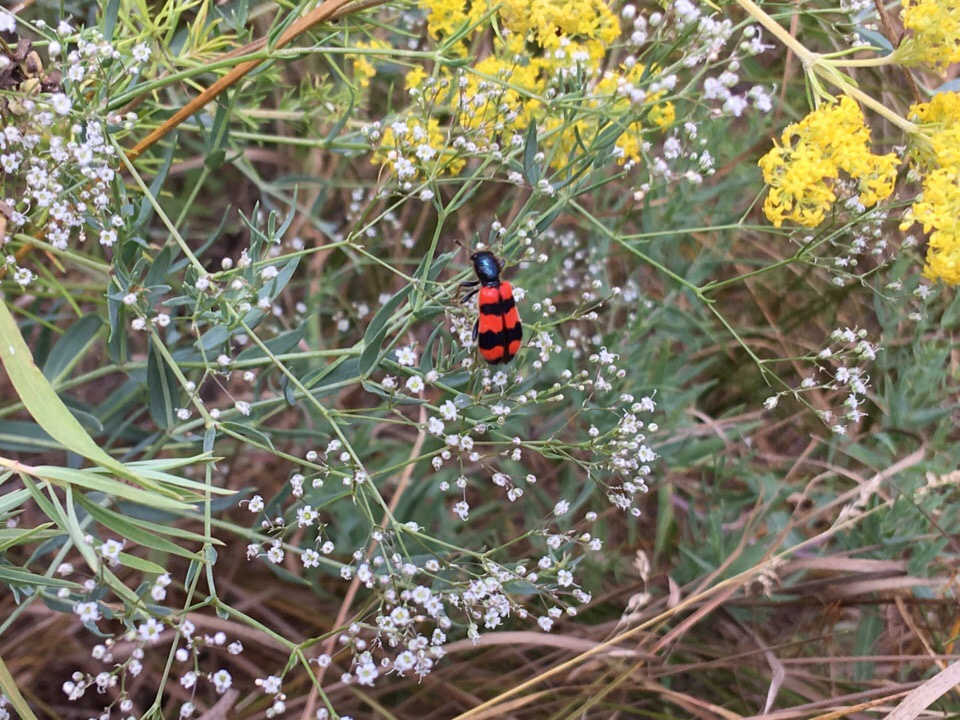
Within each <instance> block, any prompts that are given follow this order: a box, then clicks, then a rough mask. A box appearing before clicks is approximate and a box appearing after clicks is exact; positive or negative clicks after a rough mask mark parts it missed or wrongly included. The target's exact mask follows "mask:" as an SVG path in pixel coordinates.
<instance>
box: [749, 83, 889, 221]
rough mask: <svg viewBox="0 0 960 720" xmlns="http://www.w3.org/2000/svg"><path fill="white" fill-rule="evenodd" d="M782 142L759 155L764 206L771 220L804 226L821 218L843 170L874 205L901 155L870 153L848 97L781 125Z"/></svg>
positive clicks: (862, 198) (885, 190)
mask: <svg viewBox="0 0 960 720" xmlns="http://www.w3.org/2000/svg"><path fill="white" fill-rule="evenodd" d="M780 141H781V144H780V146H776V147H774V148H773V149H772V150H770V152H768V153H767V154H766V155H764V156H763V157H762V158H760V162H759V165H760V169H761V170H762V171H763V179H764V181H765V182H766V183H767V184H768V185H769V186H770V192H769V194H768V195H767V198H766V200H765V201H764V205H763V211H764V214H765V215H766V216H767V219H768V220H770V222H772V223H773V224H774V225H775V226H777V227H780V225H781V224H782V223H783V222H784V221H785V220H792V221H793V222H796V223H799V224H800V225H803V226H805V227H815V226H817V225H819V224H820V223H821V222H823V220H824V218H825V217H826V213H827V212H829V211H830V209H831V208H832V207H833V203H834V202H836V199H837V196H836V193H835V186H836V183H837V181H838V180H839V179H841V178H842V176H841V173H843V175H845V176H847V177H849V178H850V179H852V180H855V181H856V183H857V189H858V191H859V198H858V199H859V201H860V203H861V204H862V205H863V206H864V207H872V206H873V205H875V204H877V203H878V202H879V201H881V200H883V199H885V198H887V197H889V195H890V193H892V192H893V186H894V183H895V182H896V179H897V166H898V165H899V160H898V159H897V156H896V155H894V154H893V153H890V154H887V155H874V154H873V153H871V152H870V149H869V147H868V144H869V141H870V131H869V130H868V129H867V127H866V126H865V125H864V120H863V113H862V112H861V110H860V106H859V105H857V103H856V102H854V101H853V100H852V99H851V98H849V97H846V96H844V97H841V98H840V102H838V103H833V104H830V105H823V106H821V107H820V108H818V109H817V110H815V111H813V112H812V113H810V114H809V115H807V116H806V117H805V118H804V119H803V120H801V121H800V122H799V123H795V124H793V125H790V126H788V127H787V129H786V130H784V132H783V135H782V136H781V138H780Z"/></svg>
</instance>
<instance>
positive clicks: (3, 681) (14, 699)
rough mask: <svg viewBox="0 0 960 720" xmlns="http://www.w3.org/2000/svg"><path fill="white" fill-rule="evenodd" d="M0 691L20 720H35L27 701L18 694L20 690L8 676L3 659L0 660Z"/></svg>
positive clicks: (11, 677)
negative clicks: (0, 690) (8, 700)
mask: <svg viewBox="0 0 960 720" xmlns="http://www.w3.org/2000/svg"><path fill="white" fill-rule="evenodd" d="M0 689H2V690H3V694H4V695H6V696H7V697H8V698H9V699H10V704H11V705H13V709H14V710H16V711H17V712H18V713H19V714H20V719H21V720H37V716H36V715H34V714H33V711H32V710H31V709H30V707H29V706H28V705H27V701H26V700H24V699H23V695H21V694H20V689H19V688H18V687H17V683H16V682H15V681H14V679H13V675H11V674H10V671H9V670H8V669H7V666H6V665H5V664H4V662H3V658H0Z"/></svg>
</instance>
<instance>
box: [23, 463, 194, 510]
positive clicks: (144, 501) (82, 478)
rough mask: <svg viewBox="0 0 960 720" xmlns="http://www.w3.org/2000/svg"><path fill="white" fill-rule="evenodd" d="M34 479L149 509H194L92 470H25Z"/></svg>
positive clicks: (39, 466) (44, 467) (47, 466)
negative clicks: (128, 501) (116, 498)
mask: <svg viewBox="0 0 960 720" xmlns="http://www.w3.org/2000/svg"><path fill="white" fill-rule="evenodd" d="M24 472H29V473H30V474H31V475H33V476H34V477H38V478H41V479H42V480H47V481H48V482H51V483H53V484H54V485H60V486H63V487H67V486H74V485H75V486H79V487H82V488H86V489H87V490H95V491H97V492H102V493H105V494H107V495H110V496H112V497H120V498H125V499H127V500H130V501H131V502H135V503H139V504H140V505H146V506H147V507H152V508H160V509H165V510H192V509H193V507H192V506H191V505H188V504H187V503H185V502H181V501H180V500H174V499H172V498H170V497H168V495H167V494H160V493H157V492H150V491H147V490H141V489H140V488H138V487H132V486H130V485H127V484H126V483H123V482H120V481H119V480H114V479H113V478H110V477H105V476H103V475H100V474H99V473H97V472H95V471H94V470H92V469H87V470H74V469H72V468H64V467H55V466H52V465H38V466H36V467H32V468H27V469H24Z"/></svg>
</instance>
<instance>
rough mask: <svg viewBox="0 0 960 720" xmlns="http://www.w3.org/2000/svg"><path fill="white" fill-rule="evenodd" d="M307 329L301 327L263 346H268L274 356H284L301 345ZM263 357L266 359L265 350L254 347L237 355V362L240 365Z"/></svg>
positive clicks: (278, 336) (272, 339)
mask: <svg viewBox="0 0 960 720" xmlns="http://www.w3.org/2000/svg"><path fill="white" fill-rule="evenodd" d="M305 329H306V325H301V326H300V327H298V328H294V329H293V330H288V331H287V332H284V333H280V334H279V335H277V336H276V337H275V338H270V339H269V340H267V341H265V342H264V343H263V344H264V345H266V346H267V349H268V350H269V351H270V352H272V353H273V354H274V355H282V354H283V353H285V352H288V351H290V350H292V349H293V348H295V347H296V346H297V345H298V344H299V343H300V341H301V340H302V339H303V332H304V330H305ZM263 357H266V353H265V352H264V351H263V349H262V348H261V347H260V346H259V345H253V346H251V347H248V348H247V349H246V350H244V351H243V352H242V353H240V354H239V355H237V357H236V362H238V363H239V362H245V361H247V360H256V359H258V358H263Z"/></svg>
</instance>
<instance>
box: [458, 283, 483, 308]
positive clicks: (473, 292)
mask: <svg viewBox="0 0 960 720" xmlns="http://www.w3.org/2000/svg"><path fill="white" fill-rule="evenodd" d="M479 284H480V281H479V280H468V281H467V282H462V283H460V290H459V291H458V292H457V295H459V294H460V292H462V291H463V290H464V289H465V288H474V289H473V290H471V291H470V292H468V293H467V294H466V295H465V296H464V297H462V298H461V299H460V302H462V303H465V302H467V300H469V299H470V298H472V297H473V296H474V295H476V294H477V293H478V292H480V288H479V287H477V286H478V285H479Z"/></svg>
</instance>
